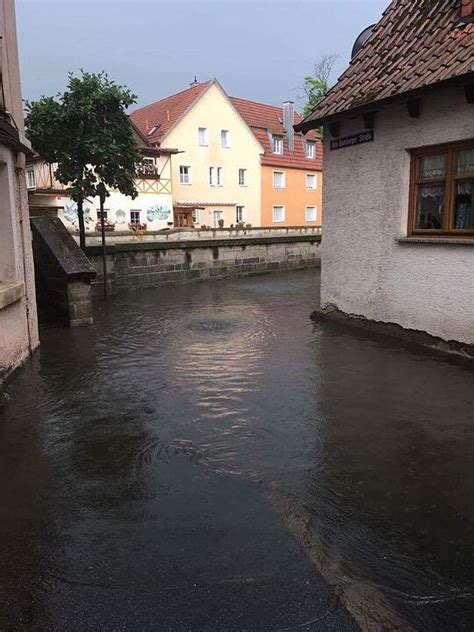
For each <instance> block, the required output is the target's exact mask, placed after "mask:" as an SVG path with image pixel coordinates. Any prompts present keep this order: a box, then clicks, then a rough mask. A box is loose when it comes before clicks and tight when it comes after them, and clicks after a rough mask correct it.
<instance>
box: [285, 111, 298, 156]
mask: <svg viewBox="0 0 474 632" xmlns="http://www.w3.org/2000/svg"><path fill="white" fill-rule="evenodd" d="M294 124H295V104H294V103H293V101H285V102H284V103H283V129H284V130H285V132H286V137H287V139H288V150H289V152H290V154H292V153H293V152H294V151H295V130H294V129H293V125H294Z"/></svg>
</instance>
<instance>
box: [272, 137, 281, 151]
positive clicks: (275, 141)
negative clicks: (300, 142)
mask: <svg viewBox="0 0 474 632" xmlns="http://www.w3.org/2000/svg"><path fill="white" fill-rule="evenodd" d="M272 146H273V153H274V154H282V153H283V138H282V137H281V136H272Z"/></svg>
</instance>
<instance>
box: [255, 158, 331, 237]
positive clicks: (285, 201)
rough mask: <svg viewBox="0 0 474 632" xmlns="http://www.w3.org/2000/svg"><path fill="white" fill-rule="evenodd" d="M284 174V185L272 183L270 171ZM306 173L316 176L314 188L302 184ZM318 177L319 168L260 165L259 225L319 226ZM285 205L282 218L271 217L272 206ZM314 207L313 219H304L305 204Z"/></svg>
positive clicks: (319, 176)
mask: <svg viewBox="0 0 474 632" xmlns="http://www.w3.org/2000/svg"><path fill="white" fill-rule="evenodd" d="M275 171H280V172H283V173H284V174H285V176H284V180H285V187H284V188H282V189H278V188H275V187H274V175H273V174H274V172H275ZM306 174H312V175H314V176H315V177H316V182H317V186H316V189H315V190H311V189H307V188H306ZM322 181H323V174H322V172H321V171H316V170H314V171H311V170H309V169H308V170H306V171H305V170H304V169H291V168H288V167H269V166H262V226H274V227H275V228H278V227H279V226H321V223H322V208H321V207H322V204H321V198H322ZM278 205H281V206H284V207H285V221H284V222H274V221H273V206H278ZM307 206H315V207H316V220H315V221H307V220H306V207H307Z"/></svg>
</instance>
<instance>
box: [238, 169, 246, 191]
mask: <svg viewBox="0 0 474 632" xmlns="http://www.w3.org/2000/svg"><path fill="white" fill-rule="evenodd" d="M247 174H248V170H247V169H244V168H240V169H239V176H238V179H239V187H246V186H248V183H247ZM241 175H242V178H241V177H240V176H241Z"/></svg>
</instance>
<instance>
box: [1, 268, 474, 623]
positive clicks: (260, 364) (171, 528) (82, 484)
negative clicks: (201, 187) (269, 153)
mask: <svg viewBox="0 0 474 632" xmlns="http://www.w3.org/2000/svg"><path fill="white" fill-rule="evenodd" d="M318 284H319V276H318V272H315V271H305V272H297V273H296V272H295V273H291V274H281V275H280V274H274V275H268V276H263V277H254V278H247V279H239V280H229V281H220V282H216V283H207V284H204V283H203V284H196V285H189V286H181V287H174V288H173V287H167V288H159V289H155V290H149V291H146V292H142V293H130V294H127V295H123V296H120V297H115V298H113V299H111V300H110V302H109V303H108V304H107V305H98V306H97V309H96V315H95V326H94V327H93V328H85V329H78V330H68V329H55V328H49V329H44V330H43V331H42V346H41V350H40V352H39V353H38V354H37V355H36V356H35V357H34V359H33V361H32V362H31V363H30V364H29V365H28V366H27V367H25V368H24V369H23V370H22V371H21V372H19V374H18V375H17V377H16V378H15V380H14V382H13V384H12V386H11V396H12V399H11V401H10V403H8V404H7V405H6V407H5V408H4V409H3V410H2V411H0V472H1V481H2V482H1V486H0V529H1V538H0V630H23V629H24V630H157V631H159V632H161V631H162V630H163V631H164V630H170V631H180V632H181V631H186V630H189V631H200V630H203V631H221V630H229V631H244V630H248V631H252V630H262V631H266V632H277V631H278V632H282V631H283V630H303V631H308V630H316V631H324V630H358V629H364V630H374V631H377V630H395V629H396V630H407V631H408V630H422V631H426V632H428V631H429V632H433V631H445V630H462V631H464V630H465V631H472V630H473V628H474V587H473V581H474V547H473V543H474V462H473V455H474V371H473V369H472V367H470V366H468V365H463V364H462V363H461V362H458V361H453V360H450V359H445V358H444V357H441V356H439V357H438V356H435V355H430V354H428V353H426V352H423V351H418V350H416V349H410V348H407V347H404V346H402V345H401V344H399V343H398V342H396V341H393V342H392V341H391V340H387V339H376V338H373V337H369V336H367V335H364V334H362V333H356V332H354V331H349V330H345V329H342V328H340V327H334V326H330V325H321V324H314V323H312V322H311V321H310V320H309V314H310V313H311V311H312V310H313V309H314V308H315V306H316V303H317V294H318Z"/></svg>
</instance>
